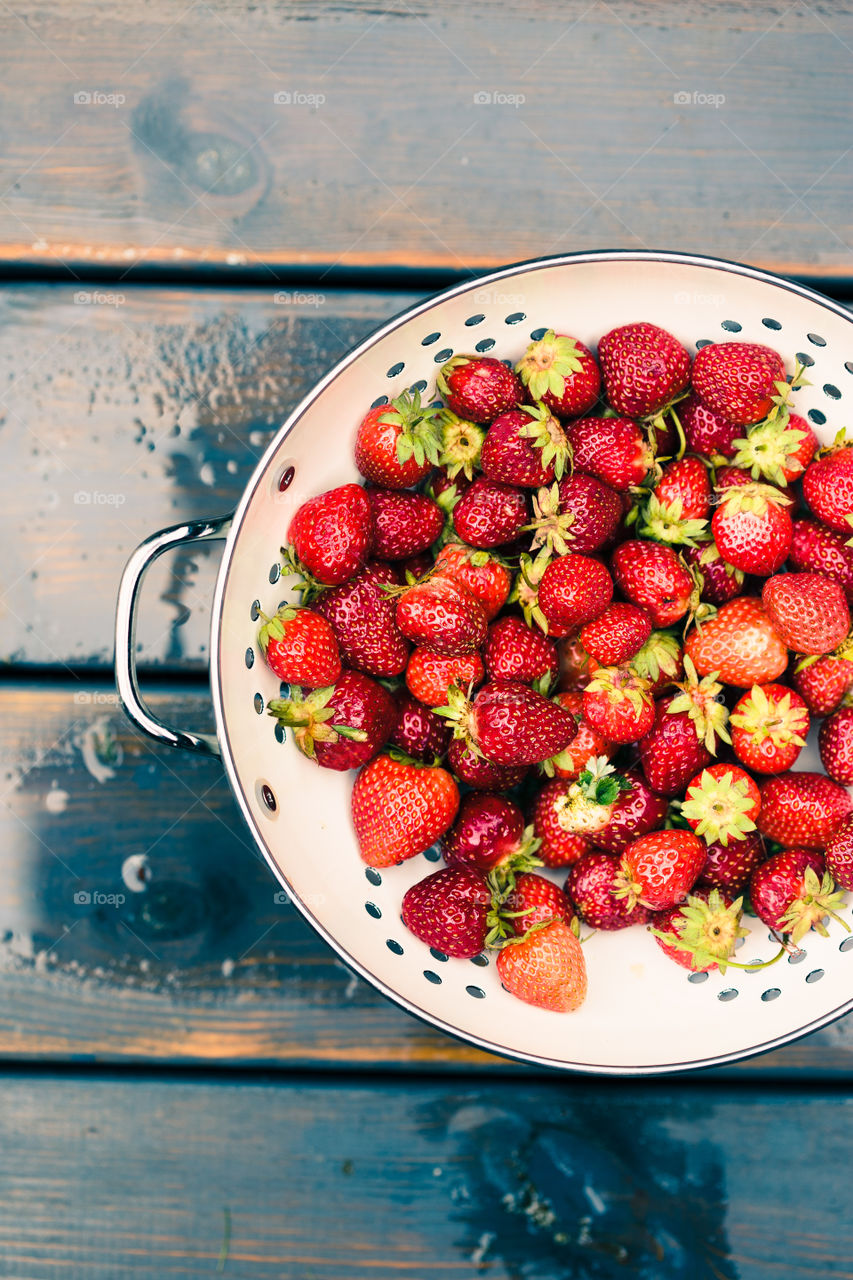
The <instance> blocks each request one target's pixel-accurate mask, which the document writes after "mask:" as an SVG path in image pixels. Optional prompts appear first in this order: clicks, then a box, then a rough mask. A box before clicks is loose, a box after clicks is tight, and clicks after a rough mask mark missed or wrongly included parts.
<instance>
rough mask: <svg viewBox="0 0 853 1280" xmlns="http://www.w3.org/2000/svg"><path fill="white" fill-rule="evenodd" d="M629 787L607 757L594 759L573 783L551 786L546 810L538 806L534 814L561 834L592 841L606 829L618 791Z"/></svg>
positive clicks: (589, 761)
mask: <svg viewBox="0 0 853 1280" xmlns="http://www.w3.org/2000/svg"><path fill="white" fill-rule="evenodd" d="M558 781H559V780H558ZM629 785H630V784H629V783H628V782H627V781H626V780H625V779H624V778H623V777H622V775H621V774H619V773H617V772H616V770H615V769H614V768H613V766H612V765H611V764H609V763H608V761H607V759H606V757H604V756H601V757H593V759H592V760H588V761H587V764H586V768H585V769H584V770H583V772H582V773H581V774H579V776H578V777H577V779H576V780H575V781H574V782H562V785H561V786H558V787H552V788H551V789H550V790H549V791H548V797H547V802H546V804H547V808H545V807H540V806H539V805H537V809H536V813H537V816H538V817H539V819H540V821H542V822H543V823H545V824H546V825H549V824H550V825H553V824H554V823H556V825H557V827H559V829H560V831H563V832H565V833H567V834H569V835H575V836H581V837H583V838H584V839H591V838H592V837H593V836H595V835H596V834H597V833H598V832H599V831H603V830H604V828H605V827H606V826H607V824H608V822H609V820H610V814H611V813H612V811H613V806H614V804H615V802H616V800H617V799H618V797H619V794H620V792H621V791H623V790H626V789H627V787H628V786H629ZM534 825H535V824H534Z"/></svg>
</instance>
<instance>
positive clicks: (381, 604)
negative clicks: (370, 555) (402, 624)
mask: <svg viewBox="0 0 853 1280" xmlns="http://www.w3.org/2000/svg"><path fill="white" fill-rule="evenodd" d="M397 582H398V575H397V573H396V571H395V570H394V569H392V568H391V566H390V565H387V564H378V563H374V562H371V561H368V563H367V564H366V565H365V567H364V568H363V569H362V570H361V572H360V573H359V574H357V575H356V576H355V577H354V578H352V579H351V580H350V581H349V582H346V583H343V584H342V585H341V586H339V587H331V588H330V589H329V590H328V591H322V592H321V593H320V595H319V596H318V597H317V599H316V600H315V601H314V602H313V604H312V608H313V609H314V610H315V611H316V612H317V613H319V614H322V616H323V617H324V618H326V619H327V620H328V622H329V623H330V624H331V627H332V630H333V631H334V633H335V636H336V638H337V642H338V646H339V648H340V651H341V657H342V658H343V660H344V662H345V663H346V665H347V666H348V667H353V668H354V669H355V670H357V671H364V672H366V673H367V675H370V676H385V677H389V676H398V675H400V673H401V672H403V671H405V669H406V663H407V661H408V658H409V645H408V642H407V641H406V639H405V637H404V636H403V635H402V633H401V631H400V628H399V627H398V626H397V616H396V604H395V602H394V601H393V600H392V599H391V598H390V597H389V596H388V595H386V593H385V592H384V591H382V589H381V588H382V586H383V584H385V585H387V586H393V585H395V584H396V583H397Z"/></svg>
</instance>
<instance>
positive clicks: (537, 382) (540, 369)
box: [515, 329, 601, 418]
mask: <svg viewBox="0 0 853 1280" xmlns="http://www.w3.org/2000/svg"><path fill="white" fill-rule="evenodd" d="M515 371H516V373H517V374H518V376H519V377H520V378H521V381H522V383H523V384H524V386H525V387H526V388H527V394H528V395H529V396H530V398H531V399H532V400H541V401H542V403H543V404H544V405H545V406H546V407H547V408H549V409H550V410H551V412H552V413H556V414H557V415H558V417H560V418H576V417H577V416H578V415H579V414H581V413H588V412H589V410H590V409H591V408H592V407H593V405H594V404H595V403H596V401H597V400H598V396H599V393H600V391H601V374H600V372H599V369H598V365H597V364H596V362H595V359H594V358H593V355H592V353H591V352H590V351H588V350H587V348H586V347H585V346H584V345H583V343H582V342H578V340H577V338H570V337H568V336H567V335H566V334H556V333H555V332H554V330H553V329H549V330H548V331H547V333H545V334H543V335H542V337H541V338H538V339H535V340H534V341H533V342H531V343H530V346H529V347H528V348H527V350H526V351H525V353H524V355H523V356H522V358H521V359H520V360H519V362H518V364H517V365H516V366H515Z"/></svg>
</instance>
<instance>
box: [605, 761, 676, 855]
mask: <svg viewBox="0 0 853 1280" xmlns="http://www.w3.org/2000/svg"><path fill="white" fill-rule="evenodd" d="M623 776H624V778H625V780H626V782H628V784H629V786H628V787H627V788H625V789H624V790H622V791H620V793H619V795H618V796H617V798H616V800H615V801H614V804H613V808H612V809H611V811H610V819H609V821H608V823H607V826H606V827H605V828H604V830H603V831H599V832H598V833H597V835H596V837H595V841H596V844H597V845H598V846H599V847H600V848H601V849H605V850H607V852H608V853H621V852H622V850H623V849H624V848H625V846H626V845H627V844H630V842H631V841H632V840H635V839H636V838H637V837H638V836H644V835H647V834H648V833H649V832H650V831H654V829H655V828H656V827H659V826H660V825H661V823H662V822H663V820H664V818H665V817H666V814H667V809H668V805H667V802H666V800H665V799H664V797H663V796H659V795H658V794H657V793H656V792H655V791H652V790H651V788H650V787H649V786H648V784H647V783H646V780H645V778H644V777H643V774H642V773H641V772H640V770H639V769H627V770H626V771H625V774H624V775H623Z"/></svg>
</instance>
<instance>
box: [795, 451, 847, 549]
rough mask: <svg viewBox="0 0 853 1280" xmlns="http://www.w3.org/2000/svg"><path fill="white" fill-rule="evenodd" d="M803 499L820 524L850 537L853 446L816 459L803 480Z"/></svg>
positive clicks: (807, 469)
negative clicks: (821, 522)
mask: <svg viewBox="0 0 853 1280" xmlns="http://www.w3.org/2000/svg"><path fill="white" fill-rule="evenodd" d="M803 495H804V497H805V499H806V502H807V503H808V504H809V506H810V507H811V509H812V511H813V512H814V513H815V515H816V516H817V518H818V520H822V521H823V523H824V524H828V525H829V527H830V529H836V530H837V531H838V532H839V533H843V534H845V536H847V537H849V536H850V519H849V517H850V516H851V515H853V445H846V446H844V448H841V449H836V450H835V451H834V452H832V453H827V454H825V455H824V456H823V457H822V458H816V459H815V461H814V462H812V463H811V464H810V465H809V466H808V467H807V468H806V472H805V475H804V476H803Z"/></svg>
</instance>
